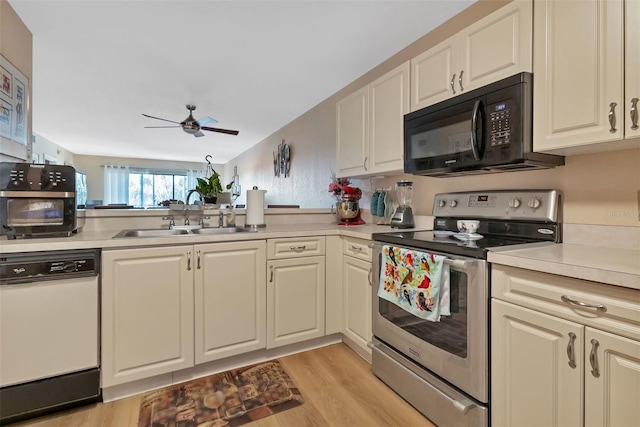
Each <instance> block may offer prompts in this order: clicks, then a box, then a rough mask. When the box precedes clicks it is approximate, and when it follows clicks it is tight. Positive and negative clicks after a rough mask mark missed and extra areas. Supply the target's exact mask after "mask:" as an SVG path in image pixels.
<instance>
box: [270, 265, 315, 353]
mask: <svg viewBox="0 0 640 427" xmlns="http://www.w3.org/2000/svg"><path fill="white" fill-rule="evenodd" d="M267 264H268V268H267V275H268V277H269V280H268V283H267V348H274V347H279V346H282V345H287V344H293V343H296V342H300V341H305V340H308V339H311V338H318V337H322V336H324V310H325V307H324V301H325V299H324V284H325V271H324V268H325V259H324V257H308V258H296V259H283V260H274V261H269V262H268V263H267Z"/></svg>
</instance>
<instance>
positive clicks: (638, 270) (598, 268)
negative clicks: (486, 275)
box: [488, 243, 640, 289]
mask: <svg viewBox="0 0 640 427" xmlns="http://www.w3.org/2000/svg"><path fill="white" fill-rule="evenodd" d="M488 261H489V262H491V263H495V264H503V265H508V266H512V267H520V268H526V269H529V270H536V271H541V272H545V273H551V274H557V275H560V276H567V277H572V278H576V279H584V280H590V281H593V282H600V283H606V284H609V285H616V286H622V287H625V288H632V289H640V250H633V249H616V248H601V247H597V246H587V245H578V244H568V243H561V244H557V245H556V244H549V245H541V246H534V247H527V248H521V249H504V250H496V251H491V252H489V255H488Z"/></svg>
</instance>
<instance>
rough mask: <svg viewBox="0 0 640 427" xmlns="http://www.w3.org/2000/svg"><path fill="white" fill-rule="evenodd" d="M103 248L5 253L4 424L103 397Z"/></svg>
mask: <svg viewBox="0 0 640 427" xmlns="http://www.w3.org/2000/svg"><path fill="white" fill-rule="evenodd" d="M99 267H100V251H99V250H96V249H89V250H69V251H47V252H30V253H22V254H0V424H4V423H10V422H14V421H19V420H22V419H25V418H31V417H35V416H40V415H44V414H46V413H49V412H54V411H58V410H62V409H67V408H70V407H73V406H78V405H82V404H88V403H92V402H96V401H100V400H101V392H100V361H99Z"/></svg>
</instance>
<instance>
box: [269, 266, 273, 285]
mask: <svg viewBox="0 0 640 427" xmlns="http://www.w3.org/2000/svg"><path fill="white" fill-rule="evenodd" d="M269 271H271V275H270V276H269V283H273V265H270V266H269Z"/></svg>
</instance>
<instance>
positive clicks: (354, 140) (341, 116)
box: [336, 86, 369, 177]
mask: <svg viewBox="0 0 640 427" xmlns="http://www.w3.org/2000/svg"><path fill="white" fill-rule="evenodd" d="M336 150H337V152H336V155H337V158H336V164H337V168H338V170H337V171H336V175H338V177H345V176H357V175H363V174H365V173H366V171H365V162H366V161H367V160H368V158H367V157H368V155H369V88H368V87H367V86H365V87H363V88H362V89H359V90H357V91H356V92H353V93H352V94H350V95H349V96H347V97H346V98H344V99H342V100H340V101H338V103H337V104H336Z"/></svg>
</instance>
